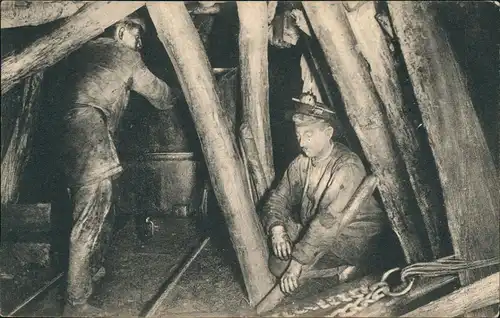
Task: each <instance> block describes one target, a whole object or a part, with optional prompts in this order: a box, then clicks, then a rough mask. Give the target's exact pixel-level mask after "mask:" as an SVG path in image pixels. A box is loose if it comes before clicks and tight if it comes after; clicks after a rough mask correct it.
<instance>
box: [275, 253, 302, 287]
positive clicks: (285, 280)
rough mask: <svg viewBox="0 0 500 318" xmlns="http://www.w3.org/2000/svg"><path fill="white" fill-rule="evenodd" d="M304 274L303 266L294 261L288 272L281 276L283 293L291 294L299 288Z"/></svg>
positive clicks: (291, 262)
mask: <svg viewBox="0 0 500 318" xmlns="http://www.w3.org/2000/svg"><path fill="white" fill-rule="evenodd" d="M301 272H302V264H300V263H299V262H297V261H296V260H294V259H292V260H291V261H290V265H288V268H287V270H286V271H285V273H284V274H283V276H281V281H280V287H281V291H283V292H284V293H286V294H290V293H291V292H293V291H294V290H295V289H297V287H299V277H300V274H301Z"/></svg>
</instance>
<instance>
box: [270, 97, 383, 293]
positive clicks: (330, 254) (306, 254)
mask: <svg viewBox="0 0 500 318" xmlns="http://www.w3.org/2000/svg"><path fill="white" fill-rule="evenodd" d="M294 101H295V104H296V109H295V111H294V113H293V117H292V119H293V122H294V125H295V131H296V136H297V139H298V142H299V145H300V147H301V149H302V154H300V155H299V156H298V157H297V158H295V160H293V161H292V163H291V164H290V165H289V167H288V168H287V170H286V172H285V174H284V176H283V179H282V180H281V182H280V183H279V184H278V186H277V187H276V189H274V190H273V191H272V192H271V195H270V197H269V200H268V201H267V202H266V204H265V205H264V213H263V223H264V226H265V230H266V232H267V233H268V235H269V237H270V243H271V245H272V253H271V256H270V259H269V267H270V270H271V272H272V273H273V274H274V275H275V276H277V277H280V278H281V279H280V286H281V289H282V291H283V292H285V293H290V292H292V291H293V290H295V289H296V288H297V286H298V279H299V278H300V275H301V274H302V273H303V272H305V271H306V270H310V269H313V267H314V268H318V267H319V266H320V265H323V267H324V266H325V265H326V266H327V267H328V268H336V267H338V268H339V270H340V269H343V270H342V271H339V279H340V281H346V280H348V279H350V278H353V277H354V275H355V274H356V273H358V274H359V273H360V270H361V269H363V268H364V265H365V264H366V263H367V262H369V260H370V256H371V255H376V254H375V253H374V251H375V249H376V247H375V246H376V245H377V241H378V239H379V236H380V234H381V233H382V230H383V228H384V226H385V224H386V223H387V222H386V219H385V216H384V214H383V211H382V210H381V209H380V207H379V206H378V204H377V202H376V201H375V199H374V198H373V197H372V198H370V200H368V201H367V202H366V203H364V205H363V206H362V207H361V209H360V211H358V213H357V215H356V217H355V218H354V219H353V221H351V222H350V223H349V224H347V225H346V226H345V227H344V229H343V230H342V231H341V233H340V235H338V236H336V237H335V236H334V235H333V233H332V231H334V228H335V226H333V227H331V226H327V225H326V224H331V223H335V222H337V221H338V220H339V218H340V216H341V214H342V211H343V209H344V208H345V206H346V205H347V203H348V201H349V200H350V199H351V197H352V196H353V194H354V192H355V191H356V189H357V188H358V186H359V185H360V184H361V182H362V180H363V178H364V177H365V176H366V172H365V168H364V166H363V164H362V162H361V160H360V159H359V157H358V156H357V155H356V154H354V153H353V152H352V151H351V150H349V149H348V148H347V147H346V146H344V145H343V144H341V143H337V142H334V141H333V140H332V137H333V135H334V133H335V132H336V131H335V130H336V129H337V127H336V126H337V125H336V124H335V123H336V122H337V120H336V118H335V114H334V113H333V112H332V111H331V110H329V109H328V108H326V106H325V105H322V104H319V103H317V102H316V99H315V97H314V95H312V94H311V93H303V94H301V96H300V98H299V99H294Z"/></svg>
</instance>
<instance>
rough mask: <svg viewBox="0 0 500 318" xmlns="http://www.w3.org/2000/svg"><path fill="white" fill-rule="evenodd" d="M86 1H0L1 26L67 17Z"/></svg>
mask: <svg viewBox="0 0 500 318" xmlns="http://www.w3.org/2000/svg"><path fill="white" fill-rule="evenodd" d="M87 2H88V1H10V0H7V1H2V2H1V4H0V5H1V7H0V10H1V12H2V19H1V20H0V21H1V28H2V29H5V28H17V27H21V26H36V25H40V24H44V23H49V22H52V21H55V20H58V19H62V18H66V17H69V16H70V15H72V14H74V13H75V12H77V11H78V10H79V9H80V8H81V7H83V5H84V4H85V3H87Z"/></svg>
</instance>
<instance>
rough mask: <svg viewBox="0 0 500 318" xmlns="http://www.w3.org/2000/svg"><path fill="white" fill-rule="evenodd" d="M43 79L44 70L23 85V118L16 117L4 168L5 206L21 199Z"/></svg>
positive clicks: (0, 180)
mask: <svg viewBox="0 0 500 318" xmlns="http://www.w3.org/2000/svg"><path fill="white" fill-rule="evenodd" d="M42 81H43V73H38V74H35V75H33V76H31V77H29V78H27V79H26V80H25V81H24V84H23V93H22V99H21V105H19V106H20V107H21V111H20V113H19V117H18V118H16V120H15V123H14V130H13V132H12V136H11V138H10V141H9V144H8V148H7V150H6V152H5V155H4V156H3V157H2V165H1V171H0V188H1V203H2V205H5V204H7V203H13V202H15V201H16V200H17V189H18V187H19V182H20V179H21V174H22V172H23V170H24V168H25V167H26V164H27V163H28V159H29V155H30V148H31V144H32V139H33V133H34V129H35V127H36V122H37V118H38V106H39V102H40V88H41V85H42ZM13 106H14V105H13ZM16 106H17V105H16ZM19 106H18V107H19Z"/></svg>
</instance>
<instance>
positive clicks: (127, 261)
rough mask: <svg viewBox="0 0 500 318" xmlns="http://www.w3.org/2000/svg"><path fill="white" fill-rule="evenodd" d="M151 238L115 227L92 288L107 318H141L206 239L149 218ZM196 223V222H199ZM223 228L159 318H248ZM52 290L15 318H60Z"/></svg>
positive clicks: (322, 283)
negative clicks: (103, 269) (102, 267)
mask: <svg viewBox="0 0 500 318" xmlns="http://www.w3.org/2000/svg"><path fill="white" fill-rule="evenodd" d="M153 222H154V223H155V225H156V226H157V228H156V230H155V234H154V235H153V237H152V238H151V239H150V240H149V241H147V242H146V243H144V242H143V241H141V240H140V239H138V237H137V234H136V231H135V222H134V220H133V219H132V218H130V219H129V220H128V221H127V222H125V224H124V225H123V226H119V228H117V229H116V232H115V233H114V235H113V241H112V242H113V243H112V244H111V246H110V250H109V252H108V253H107V257H106V261H105V266H106V275H105V277H104V278H103V279H102V280H101V281H100V282H99V283H98V284H97V285H96V286H95V293H94V295H93V297H92V299H91V301H90V302H91V303H92V304H94V305H96V306H98V307H101V308H103V309H104V310H106V312H107V313H108V314H109V315H110V316H128V317H130V316H142V315H144V314H145V313H146V312H147V311H148V310H149V308H150V306H151V304H152V303H153V302H154V300H155V299H157V297H158V295H159V293H160V292H161V291H162V290H164V289H165V287H166V286H167V285H168V284H169V283H170V281H171V279H172V276H173V274H175V272H176V270H178V268H179V267H180V265H181V264H182V263H183V262H184V261H185V260H186V258H187V257H188V256H189V254H190V253H191V252H192V251H193V250H194V249H196V247H197V246H198V245H199V244H200V242H201V241H202V240H203V238H204V237H205V235H204V233H203V230H200V226H199V224H197V222H195V221H193V220H191V219H187V218H184V219H179V218H153ZM198 223H199V222H198ZM223 225H224V224H223V223H219V224H216V225H215V227H214V225H213V224H212V225H211V228H209V229H205V232H210V233H216V234H217V235H212V237H211V240H210V242H209V243H208V245H207V246H206V247H205V248H204V250H203V251H202V252H201V253H200V254H199V256H198V257H197V259H196V260H195V261H194V262H193V263H192V264H191V266H190V267H189V269H188V270H187V271H186V272H185V274H184V275H183V277H182V278H181V279H180V281H179V282H178V284H177V286H176V287H175V288H174V290H173V292H172V294H171V295H172V297H171V299H169V300H168V301H167V302H166V303H164V304H163V305H162V307H161V309H160V311H159V316H169V315H170V316H172V315H173V316H197V317H199V316H214V315H215V316H233V317H234V316H241V315H252V310H251V308H250V307H249V305H248V302H247V299H246V295H245V292H244V289H243V285H242V280H241V278H240V277H241V276H240V273H239V268H238V263H237V261H236V258H235V254H234V251H233V250H232V248H231V245H230V241H229V237H228V235H227V232H225V227H223ZM333 285H334V282H333V280H332V279H318V280H311V281H309V282H308V283H307V284H306V285H305V286H303V287H302V288H301V290H300V291H299V292H298V293H297V294H296V295H294V296H293V297H289V298H288V299H287V300H286V301H285V302H284V303H283V304H284V305H286V304H293V303H294V302H295V301H296V300H299V299H302V298H305V297H307V296H309V295H311V294H314V293H319V292H321V291H324V290H327V289H328V288H330V287H332V286H333ZM60 287H61V288H54V289H52V290H51V291H49V292H47V293H46V294H45V295H44V296H43V297H40V299H39V300H36V301H34V302H33V304H31V305H30V306H28V307H26V308H25V309H23V310H22V311H19V312H18V315H19V316H32V317H33V316H59V315H60V314H61V310H62V308H61V304H62V296H61V295H62V289H63V284H60Z"/></svg>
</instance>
